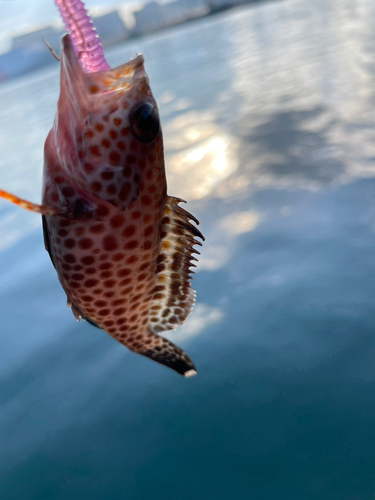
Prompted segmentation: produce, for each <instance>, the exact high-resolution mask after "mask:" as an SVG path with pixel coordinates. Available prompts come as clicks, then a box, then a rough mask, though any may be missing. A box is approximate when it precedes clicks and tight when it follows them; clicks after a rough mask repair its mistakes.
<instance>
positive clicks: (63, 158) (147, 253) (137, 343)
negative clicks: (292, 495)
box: [0, 0, 204, 377]
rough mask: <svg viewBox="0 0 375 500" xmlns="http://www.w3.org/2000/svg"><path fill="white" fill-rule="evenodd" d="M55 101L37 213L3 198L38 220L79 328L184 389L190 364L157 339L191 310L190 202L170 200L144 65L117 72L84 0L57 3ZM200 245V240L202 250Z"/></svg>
mask: <svg viewBox="0 0 375 500" xmlns="http://www.w3.org/2000/svg"><path fill="white" fill-rule="evenodd" d="M55 3H56V5H57V7H58V8H59V10H60V13H61V15H62V18H63V21H64V22H65V26H66V28H67V31H68V32H69V33H67V34H66V35H64V36H63V37H62V40H61V49H60V57H57V56H56V55H55V56H56V58H57V59H59V60H60V95H59V99H58V103H57V110H56V115H55V119H54V123H53V126H52V128H51V130H50V132H49V134H48V136H47V139H46V142H45V145H44V169H43V186H42V203H41V204H40V205H38V204H35V203H31V202H29V201H27V200H23V199H21V198H19V197H17V196H15V195H13V194H11V193H8V192H6V191H3V190H0V197H2V198H4V199H7V200H8V201H11V202H12V203H15V204H16V205H18V206H20V207H22V208H24V209H27V210H31V211H34V212H36V213H39V214H41V215H42V223H43V224H42V225H43V234H44V243H45V248H46V250H47V251H48V253H49V256H50V258H51V261H52V264H53V266H54V268H55V269H56V272H57V276H58V279H59V281H60V283H61V286H62V288H63V290H64V291H65V293H66V296H67V304H68V306H70V308H71V310H72V312H73V315H74V317H75V318H76V319H77V320H80V319H82V320H85V321H87V322H88V323H89V324H91V325H93V326H95V327H97V328H100V329H102V330H104V331H105V332H107V333H108V334H109V335H110V336H111V337H113V338H114V339H115V340H117V341H118V342H119V343H120V344H122V345H124V346H125V347H127V348H128V349H129V350H130V351H132V352H134V353H137V354H140V355H142V356H145V357H147V358H149V359H151V360H153V361H156V362H157V363H160V364H162V365H165V366H167V367H169V368H171V369H172V370H174V371H176V372H177V373H179V374H181V375H184V376H185V377H189V376H191V375H195V374H196V368H195V365H194V363H193V362H192V361H191V359H190V358H189V356H188V355H187V354H186V353H185V352H184V351H183V350H182V349H180V348H179V347H177V346H176V345H174V344H173V343H172V342H170V341H169V340H167V339H166V338H164V337H163V336H161V335H160V333H162V332H165V331H168V330H172V329H174V328H176V327H177V326H179V325H181V324H182V323H184V321H185V319H186V318H187V316H188V315H189V314H190V312H191V310H192V307H193V305H194V302H195V291H194V290H193V288H192V287H191V277H192V274H193V269H192V268H193V267H195V264H194V261H197V258H196V257H195V255H197V254H199V252H198V250H196V249H195V245H201V244H202V243H201V241H204V237H203V235H202V234H201V232H200V231H199V230H198V228H197V225H198V224H199V222H198V220H197V219H196V218H195V217H194V216H193V215H191V214H190V213H189V212H187V211H186V210H184V209H183V208H182V207H181V206H180V204H181V203H182V202H184V200H182V199H180V198H175V197H172V196H168V194H167V181H166V173H165V164H164V146H163V137H162V129H161V124H160V116H159V111H158V107H157V103H156V101H155V99H154V97H153V94H152V92H151V89H150V84H149V79H148V76H147V74H146V71H145V67H144V57H143V56H142V55H141V54H137V55H136V56H135V57H134V58H133V59H131V60H130V61H128V62H126V63H125V64H123V65H121V66H119V67H116V68H113V69H111V68H110V66H109V65H108V63H107V62H106V60H105V57H104V52H103V48H102V46H101V43H100V38H99V37H98V35H97V33H96V30H95V27H94V25H93V23H92V21H91V18H90V16H89V14H88V13H87V10H86V8H85V5H84V3H83V2H82V1H81V0H55ZM197 238H198V239H197Z"/></svg>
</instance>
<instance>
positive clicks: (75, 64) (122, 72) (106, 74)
mask: <svg viewBox="0 0 375 500" xmlns="http://www.w3.org/2000/svg"><path fill="white" fill-rule="evenodd" d="M61 67H62V70H64V71H65V73H66V74H67V75H68V76H69V79H70V80H71V81H72V82H73V81H75V82H77V83H78V82H79V81H81V82H83V89H84V93H85V94H86V96H87V97H89V96H90V95H94V94H99V95H100V94H108V93H112V92H118V91H126V90H127V89H129V88H130V87H131V86H132V85H134V84H135V83H136V82H139V81H140V80H142V79H146V80H148V78H147V74H146V71H145V69H144V57H143V55H142V54H137V55H136V56H135V57H134V58H132V59H130V61H128V62H126V63H124V64H122V65H120V66H117V67H115V68H113V69H108V70H105V71H97V72H93V73H86V72H85V71H84V69H83V67H82V65H81V63H80V61H79V57H77V55H76V54H75V52H74V47H73V44H72V42H71V39H70V35H69V34H67V35H64V36H63V37H62V40H61Z"/></svg>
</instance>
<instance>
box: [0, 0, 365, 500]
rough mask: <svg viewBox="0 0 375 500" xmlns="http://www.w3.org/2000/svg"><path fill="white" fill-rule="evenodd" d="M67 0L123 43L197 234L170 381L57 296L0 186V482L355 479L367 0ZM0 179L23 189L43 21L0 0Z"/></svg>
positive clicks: (49, 74) (43, 75)
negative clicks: (147, 85)
mask: <svg viewBox="0 0 375 500" xmlns="http://www.w3.org/2000/svg"><path fill="white" fill-rule="evenodd" d="M235 3H236V2H234V3H233V5H232V3H231V2H229V1H227V2H219V1H218V2H216V1H209V2H208V1H204V0H202V1H198V0H194V1H193V0H192V1H191V2H189V1H182V0H175V1H172V2H164V3H156V2H152V3H150V4H147V5H142V4H140V3H139V4H134V3H129V4H123V3H122V4H121V5H120V4H119V5H113V2H109V1H107V2H106V1H105V0H90V1H89V2H88V7H89V8H92V10H93V13H94V14H95V16H97V22H96V24H97V27H98V31H99V34H100V35H101V36H102V38H103V43H104V45H105V46H106V55H107V59H108V62H109V63H110V64H111V65H112V66H115V65H119V64H122V63H124V62H125V61H127V60H128V59H129V58H130V57H132V56H134V55H135V54H136V53H137V52H142V53H143V54H144V56H145V60H146V70H147V72H148V74H149V77H150V81H151V87H152V89H153V93H154V95H155V97H156V99H157V102H158V105H159V108H160V113H161V119H162V125H163V130H164V137H165V154H166V167H167V176H168V183H169V194H171V195H174V196H178V197H181V198H184V199H186V200H188V204H187V206H186V208H187V210H188V211H189V212H191V213H193V214H194V215H195V216H197V218H198V219H199V220H200V221H201V225H200V229H201V230H202V232H203V234H204V235H205V236H206V242H205V244H204V246H203V249H202V255H201V257H200V262H199V265H198V268H197V274H196V275H195V278H194V283H193V285H194V288H195V289H196V290H197V304H196V306H195V309H194V312H193V314H192V315H191V316H190V317H189V319H188V320H187V322H186V324H185V325H184V326H183V327H182V328H179V329H178V330H176V331H175V332H172V333H171V334H170V335H169V337H170V338H172V339H173V340H174V341H175V342H176V343H177V344H178V345H180V346H181V347H183V348H184V349H185V350H186V351H187V352H188V353H189V355H190V356H191V357H192V359H193V360H194V362H195V363H196V365H197V369H198V376H197V377H195V378H194V379H189V380H184V379H183V378H181V377H180V376H178V375H176V374H175V373H173V372H172V371H170V370H168V369H166V368H164V367H162V366H159V365H157V364H155V363H152V362H150V361H149V360H147V359H144V358H141V357H139V356H136V355H134V354H132V353H130V352H128V351H127V350H126V349H124V348H123V347H122V346H121V345H120V344H118V343H116V342H115V341H114V340H113V339H112V338H110V337H109V336H108V335H106V334H105V333H104V332H102V331H100V330H97V329H95V328H93V327H91V326H90V325H88V324H86V323H82V322H81V323H77V322H76V321H75V320H74V318H73V315H72V314H71V311H70V310H69V309H67V307H66V299H65V296H64V293H63V291H62V289H61V287H60V285H59V283H58V280H57V277H56V274H55V271H54V269H53V267H52V265H51V262H50V260H49V257H48V254H47V253H46V252H45V250H44V245H43V239H42V232H41V224H40V218H39V217H38V216H37V215H35V214H32V213H27V212H24V211H22V210H20V209H18V208H16V207H14V206H12V205H10V204H7V203H5V202H0V315H1V327H0V341H1V349H0V401H1V403H0V499H1V500H21V499H22V500H26V499H27V500H34V499H35V500H44V499H46V500H49V499H54V500H55V499H56V500H67V499H69V500H75V499H86V498H87V499H90V500H103V499H106V500H119V499H132V500H133V499H134V500H144V499H146V498H154V499H163V500H191V499H192V498H194V499H196V500H211V499H213V500H228V499H232V498H233V499H236V500H245V499H246V500H248V499H252V500H276V499H277V500H279V499H286V500H301V499H304V500H316V499H319V500H325V499H326V500H373V499H374V498H375V467H374V466H375V450H374V446H373V442H374V440H375V425H374V422H375V397H374V393H375V362H374V360H375V119H374V117H375V91H374V89H375V85H374V83H375V82H374V77H375V59H374V42H375V35H374V33H375V32H374V22H375V3H374V2H373V1H371V0H358V1H356V2H353V1H352V0H314V1H311V0H278V1H274V2H268V1H258V2H255V3H247V4H244V5H235ZM0 28H1V30H0V31H1V38H0V47H1V51H2V54H1V55H0V75H1V78H2V83H1V84H0V186H1V188H3V189H7V190H9V191H11V192H15V193H16V194H18V195H19V196H22V197H25V198H27V199H30V200H32V201H35V202H38V201H39V199H40V189H41V173H42V162H43V143H44V140H45V138H46V136H47V133H48V131H49V129H50V127H51V125H52V121H53V117H54V110H55V106H56V102H57V97H58V91H59V65H58V63H57V62H56V61H54V60H53V59H52V58H51V56H50V54H49V52H48V50H47V49H46V48H45V47H44V46H43V42H41V35H43V36H44V37H45V38H46V40H47V41H48V42H49V43H50V44H51V45H52V46H53V47H55V48H56V50H58V39H59V37H60V36H61V33H62V32H63V30H62V26H61V24H59V21H58V16H57V11H56V9H55V7H54V5H53V2H52V0H38V1H36V0H34V1H33V2H30V1H29V0H3V1H1V2H0Z"/></svg>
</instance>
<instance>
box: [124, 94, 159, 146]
mask: <svg viewBox="0 0 375 500" xmlns="http://www.w3.org/2000/svg"><path fill="white" fill-rule="evenodd" d="M130 128H131V130H132V132H133V134H134V135H135V137H136V138H137V139H138V140H139V141H141V142H151V141H153V140H154V139H155V137H156V136H157V135H158V132H159V129H160V120H159V113H158V111H157V109H156V108H155V106H153V105H152V104H151V103H149V102H141V103H138V104H136V105H135V106H134V107H133V109H132V110H131V111H130Z"/></svg>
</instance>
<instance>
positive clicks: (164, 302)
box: [149, 196, 204, 332]
mask: <svg viewBox="0 0 375 500" xmlns="http://www.w3.org/2000/svg"><path fill="white" fill-rule="evenodd" d="M182 201H184V200H181V199H179V198H173V197H171V196H169V197H168V198H167V200H166V203H165V206H164V212H163V218H162V226H161V243H160V252H159V256H158V259H157V277H156V284H155V288H154V295H153V298H152V301H151V307H150V316H149V325H150V328H151V330H153V331H154V332H162V331H166V330H172V329H173V328H176V326H178V325H181V324H182V323H183V322H184V321H185V319H186V318H187V316H188V315H189V313H190V311H191V309H192V307H193V305H194V302H195V291H194V290H193V289H192V288H191V286H190V281H189V280H190V279H191V274H193V271H192V270H191V269H190V267H195V265H194V264H192V261H193V260H195V261H196V260H197V259H196V258H195V257H194V256H193V254H194V253H195V254H199V252H198V251H197V250H195V249H194V248H193V246H194V245H202V243H200V242H199V241H197V240H196V239H195V237H198V238H201V239H202V240H204V237H203V235H202V234H201V232H200V231H199V230H198V229H197V228H196V227H195V226H194V225H193V224H191V223H190V220H192V221H194V222H195V223H196V224H199V222H198V221H197V219H196V218H195V217H194V216H193V215H191V214H189V212H186V210H184V209H183V208H181V207H179V206H178V204H179V203H180V202H182Z"/></svg>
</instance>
